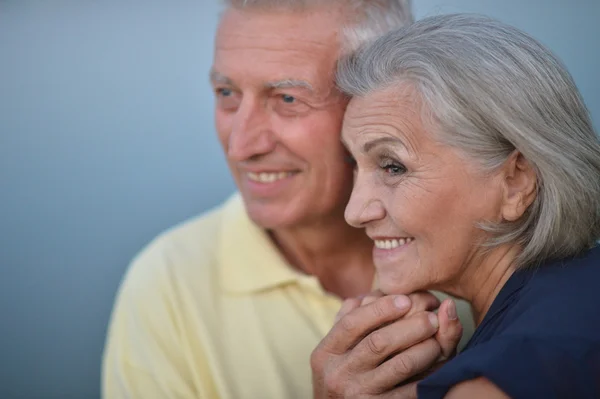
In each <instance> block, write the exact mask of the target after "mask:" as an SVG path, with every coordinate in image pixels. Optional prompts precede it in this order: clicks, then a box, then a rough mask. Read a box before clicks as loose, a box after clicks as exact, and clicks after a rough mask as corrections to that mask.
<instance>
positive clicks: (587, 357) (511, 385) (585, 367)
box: [418, 336, 600, 399]
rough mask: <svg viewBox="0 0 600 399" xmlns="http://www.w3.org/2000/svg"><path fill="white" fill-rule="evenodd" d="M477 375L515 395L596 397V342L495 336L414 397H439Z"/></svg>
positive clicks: (599, 381) (599, 369)
mask: <svg viewBox="0 0 600 399" xmlns="http://www.w3.org/2000/svg"><path fill="white" fill-rule="evenodd" d="M478 377H485V378H487V379H488V380H490V381H491V382H493V383H494V384H495V385H496V386H497V387H498V388H500V389H501V390H502V391H504V392H505V393H506V394H507V395H508V396H510V397H511V398H516V399H519V398H565V399H566V398H581V399H587V398H600V346H599V344H598V341H589V340H585V339H582V338H580V337H543V338H537V337H524V336H503V337H497V338H495V339H493V340H491V341H489V342H486V343H484V344H481V345H478V346H476V347H473V348H471V349H468V350H467V351H465V352H463V353H461V354H460V355H459V356H457V357H456V358H455V359H454V360H452V361H450V362H448V363H447V364H446V365H445V366H444V367H442V368H441V369H440V370H438V371H437V372H435V373H434V374H432V375H431V376H429V377H427V378H426V379H425V380H423V381H421V382H420V383H419V385H418V397H419V398H425V399H430V398H431V399H433V398H443V397H444V396H445V395H446V393H447V392H448V391H449V390H450V388H452V387H453V386H454V385H456V384H458V383H460V382H463V381H467V380H471V379H474V378H478Z"/></svg>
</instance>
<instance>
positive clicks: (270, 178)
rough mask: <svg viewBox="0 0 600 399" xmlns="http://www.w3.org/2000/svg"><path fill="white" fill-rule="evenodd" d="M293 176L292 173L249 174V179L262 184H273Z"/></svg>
mask: <svg viewBox="0 0 600 399" xmlns="http://www.w3.org/2000/svg"><path fill="white" fill-rule="evenodd" d="M291 175H292V172H261V173H253V172H248V177H249V178H250V180H254V181H258V182H261V183H273V182H274V181H277V180H281V179H284V178H286V177H288V176H291Z"/></svg>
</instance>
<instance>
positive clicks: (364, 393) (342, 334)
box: [311, 293, 462, 399]
mask: <svg viewBox="0 0 600 399" xmlns="http://www.w3.org/2000/svg"><path fill="white" fill-rule="evenodd" d="M380 296H381V294H375V295H371V296H369V297H366V298H364V299H362V300H360V299H350V300H347V301H345V302H344V304H343V306H342V308H341V310H340V313H339V314H338V321H337V322H336V324H335V325H334V327H333V328H332V330H331V331H330V332H329V334H328V335H327V336H326V337H325V338H324V339H323V340H322V341H321V343H320V344H319V346H318V347H317V348H316V349H315V350H314V351H313V354H312V357H311V367H312V370H313V393H314V397H315V398H319V399H320V398H370V397H378V398H385V397H388V398H412V397H416V381H415V382H411V383H408V384H404V385H400V386H399V384H402V383H404V382H406V381H408V380H410V379H411V378H412V377H415V376H418V375H420V374H421V373H423V372H425V371H426V370H428V369H429V368H430V367H431V366H432V365H433V364H435V363H436V362H437V361H438V360H440V359H443V358H444V357H447V356H449V355H450V354H451V353H452V352H453V351H454V348H455V347H456V345H457V343H458V341H459V340H460V336H461V335H462V329H461V326H460V322H459V321H458V319H457V318H456V317H455V316H454V318H451V317H449V316H448V315H449V314H450V315H452V312H453V311H454V315H455V314H456V311H455V310H456V308H455V306H454V303H453V302H452V301H449V300H448V301H444V303H443V304H442V306H441V307H440V310H439V311H440V312H443V314H441V315H440V316H439V317H438V316H436V315H435V314H434V313H431V312H430V310H433V309H435V308H437V307H438V306H439V301H438V300H437V299H436V298H435V297H434V296H433V295H431V294H429V293H417V294H412V295H411V296H410V297H407V296H404V295H398V296H384V297H380ZM437 338H439V339H440V340H441V341H443V342H444V344H443V345H442V344H440V343H439V342H438V339H437Z"/></svg>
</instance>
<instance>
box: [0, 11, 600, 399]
mask: <svg viewBox="0 0 600 399" xmlns="http://www.w3.org/2000/svg"><path fill="white" fill-rule="evenodd" d="M414 3H415V4H414V5H415V10H416V15H417V17H422V16H424V15H430V14H434V13H439V12H460V11H474V12H482V13H486V14H489V15H492V16H496V17H498V18H500V19H502V20H504V21H506V22H509V23H513V24H515V25H517V26H519V27H521V28H524V29H525V30H527V31H528V32H530V33H532V34H533V35H535V36H536V37H538V38H539V39H541V40H542V41H543V42H544V43H546V44H547V45H549V46H550V47H551V48H552V49H553V50H554V51H555V52H556V53H558V55H559V56H560V57H562V58H563V60H564V61H565V63H566V64H567V66H568V67H569V69H570V71H571V72H572V74H573V76H574V78H575V81H576V82H577V84H578V85H579V87H580V89H581V91H582V93H583V95H584V98H585V99H586V101H587V104H588V106H589V108H590V110H591V112H592V116H593V118H594V120H595V124H596V126H598V121H599V119H600V78H599V77H598V76H599V74H598V71H600V50H599V48H598V44H597V41H598V39H600V24H598V22H597V21H598V20H600V1H598V0H554V1H552V0H503V1H498V0H494V1H492V0H487V1H483V0H462V1H460V0H437V1H432V0H430V1H427V0H414ZM217 12H218V6H217V5H216V1H213V0H196V1H191V0H188V1H163V2H158V1H109V0H106V1H100V0H97V1H90V0H68V1H66V0H63V1H61V0H56V1H54V0H45V1H44V0H38V1H27V0H12V1H7V0H0V222H1V229H0V315H1V318H0V362H1V363H0V398H96V397H98V396H99V384H100V383H99V381H100V359H101V353H102V348H103V344H104V337H105V332H106V326H107V322H108V319H109V315H110V311H111V307H112V301H113V298H114V294H115V292H116V289H117V287H118V284H119V281H120V279H121V277H122V275H123V272H124V270H125V268H126V266H127V264H128V262H129V261H130V259H131V258H132V257H133V256H134V254H135V253H136V252H137V251H138V250H139V249H140V248H141V247H142V246H143V245H145V244H146V243H147V242H148V241H149V240H150V239H152V238H153V237H154V236H155V235H156V234H158V233H159V232H160V231H162V230H164V229H166V228H168V227H170V226H172V225H173V224H176V223H178V222H180V221H182V220H184V219H186V218H188V217H190V216H192V215H195V214H197V213H199V212H202V211H204V210H206V209H208V208H210V207H212V206H214V205H216V204H218V203H219V202H220V201H222V200H223V199H224V198H225V197H226V196H228V195H229V194H230V193H231V192H232V191H233V189H234V186H233V183H232V180H231V178H230V177H229V173H228V170H227V167H226V164H225V162H224V159H223V156H222V154H221V149H220V147H219V145H218V143H217V141H216V138H215V134H214V129H213V121H212V104H213V99H212V94H211V90H210V87H209V84H208V78H207V74H208V70H209V68H210V64H211V58H212V47H213V44H212V40H213V31H214V29H215V27H216V23H217Z"/></svg>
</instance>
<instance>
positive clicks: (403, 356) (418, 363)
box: [361, 338, 441, 394]
mask: <svg viewBox="0 0 600 399" xmlns="http://www.w3.org/2000/svg"><path fill="white" fill-rule="evenodd" d="M440 353H441V348H440V345H439V343H438V342H437V341H436V340H435V339H434V338H429V339H426V340H425V341H422V342H419V343H418V344H416V345H413V346H411V347H410V348H408V349H406V350H404V351H402V352H400V353H398V354H396V355H395V356H393V357H391V358H390V359H388V360H386V361H385V362H384V363H382V364H381V365H379V366H378V367H377V368H375V369H373V370H371V371H370V372H368V373H365V374H364V375H363V377H362V379H364V380H363V381H361V382H362V384H363V386H364V387H365V388H367V389H368V390H369V391H368V392H373V394H377V393H383V392H387V391H390V390H393V389H394V387H396V386H398V385H399V384H403V383H406V382H408V381H409V380H411V378H412V377H414V376H416V375H419V374H421V373H423V372H424V371H425V370H427V369H428V368H430V367H431V366H432V365H433V364H435V362H436V361H437V359H438V358H439V356H440ZM412 382H414V381H412Z"/></svg>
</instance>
